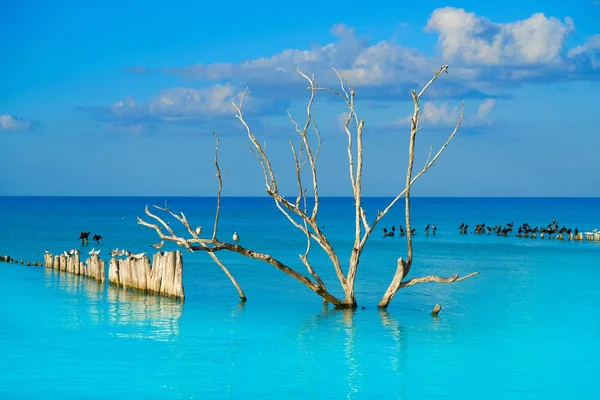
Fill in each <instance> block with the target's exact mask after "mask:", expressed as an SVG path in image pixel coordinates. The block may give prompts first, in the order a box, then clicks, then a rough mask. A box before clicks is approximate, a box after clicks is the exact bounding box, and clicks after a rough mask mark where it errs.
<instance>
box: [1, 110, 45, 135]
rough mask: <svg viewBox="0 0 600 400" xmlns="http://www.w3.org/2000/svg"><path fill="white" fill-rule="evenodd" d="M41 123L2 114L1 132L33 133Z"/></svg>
mask: <svg viewBox="0 0 600 400" xmlns="http://www.w3.org/2000/svg"><path fill="white" fill-rule="evenodd" d="M38 126H39V122H38V121H36V120H33V119H26V118H19V117H15V116H13V115H10V114H0V132H2V131H4V132H22V131H33V130H35V129H36V128H37V127H38Z"/></svg>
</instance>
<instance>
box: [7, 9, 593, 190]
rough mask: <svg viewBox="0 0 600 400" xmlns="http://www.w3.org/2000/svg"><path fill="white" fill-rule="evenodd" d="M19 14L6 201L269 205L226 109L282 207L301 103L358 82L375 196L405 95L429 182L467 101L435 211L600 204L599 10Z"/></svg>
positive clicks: (331, 170)
mask: <svg viewBox="0 0 600 400" xmlns="http://www.w3.org/2000/svg"><path fill="white" fill-rule="evenodd" d="M175 3H176V2H164V1H152V0H149V1H125V2H123V1H118V2H117V1H112V0H110V1H102V2H97V1H88V2H79V1H77V2H76V1H69V0H64V1H61V2H51V1H27V0H23V1H18V2H17V1H5V2H2V3H1V4H0V41H1V45H2V48H3V59H2V61H1V62H0V72H1V73H0V171H1V172H0V195H209V196H210V195H214V194H215V189H216V182H215V178H214V165H213V156H214V141H213V137H212V134H211V132H212V131H215V132H216V133H217V134H218V135H219V136H220V138H221V152H220V157H221V167H222V169H223V170H224V171H225V172H228V176H227V179H226V180H225V187H224V192H223V193H224V195H252V196H254V195H264V194H265V193H264V184H263V180H262V175H261V174H262V170H261V168H260V166H259V164H258V163H257V162H256V160H255V158H254V156H253V155H252V153H250V151H249V150H248V146H247V142H246V141H245V139H244V137H245V136H244V135H245V131H244V129H243V126H242V125H241V124H240V123H239V122H238V121H236V120H235V119H234V117H233V116H234V110H233V108H232V106H231V101H232V100H236V99H237V98H238V96H239V93H240V92H241V91H242V90H243V89H244V88H245V87H249V89H250V100H249V102H248V104H247V107H246V109H245V111H246V113H247V115H248V116H249V120H250V122H251V124H252V126H253V128H254V129H255V132H256V134H257V136H258V137H259V138H260V139H261V140H265V141H266V142H267V143H268V152H269V154H270V155H271V157H272V159H273V164H274V166H275V168H276V172H277V173H278V177H279V179H280V187H281V188H282V190H283V191H284V193H286V194H293V193H294V189H295V181H294V176H293V158H292V155H291V152H290V150H289V145H288V143H287V140H288V139H290V138H292V139H293V138H294V136H293V129H292V126H291V125H290V124H289V121H287V117H286V114H285V112H286V111H285V110H286V108H288V109H289V110H290V111H291V112H292V113H293V114H294V115H296V116H301V113H302V112H303V107H304V104H305V102H306V99H307V92H306V85H305V84H304V83H303V82H302V81H301V80H300V79H299V77H298V76H297V74H295V72H294V69H295V67H296V66H298V67H300V68H301V69H302V70H303V71H305V72H307V73H311V72H314V73H315V74H316V77H317V82H318V83H319V84H320V85H321V86H337V82H336V81H335V76H334V75H333V74H332V72H331V69H330V68H331V67H332V66H333V67H336V68H338V69H339V70H341V71H343V72H344V74H345V75H346V76H348V78H349V79H350V80H351V81H354V82H358V81H360V86H359V88H358V90H357V97H358V102H357V105H358V112H359V114H360V116H361V117H363V118H364V119H365V120H366V124H365V170H364V192H365V194H366V195H373V196H379V195H393V194H395V193H396V192H397V191H398V189H399V188H401V187H402V185H403V181H404V177H403V176H404V174H405V169H406V152H407V142H408V126H407V125H406V123H405V122H404V121H405V119H406V117H407V116H408V115H409V114H410V113H411V106H412V105H411V103H410V89H411V88H414V87H417V86H421V85H422V84H424V83H426V82H427V81H428V80H429V78H430V77H431V76H432V75H433V73H434V72H435V71H436V70H437V69H438V68H439V67H440V66H441V65H443V64H448V65H449V66H450V68H449V74H448V75H444V76H443V77H442V78H441V79H440V81H438V82H437V83H436V85H435V86H434V87H433V88H432V90H431V91H430V92H428V94H427V95H426V96H425V98H424V99H423V123H422V125H423V130H422V131H420V133H419V137H418V141H417V154H418V155H417V163H419V162H423V161H424V159H425V158H426V156H427V153H428V150H429V146H430V145H434V146H436V145H437V146H439V145H440V144H441V143H443V141H444V138H445V136H446V135H448V134H449V132H450V127H451V126H452V125H453V124H454V123H455V120H456V117H457V107H458V106H459V105H460V101H461V99H464V100H465V107H466V121H465V123H464V126H463V129H461V131H460V132H459V134H458V136H457V138H456V139H455V141H454V142H453V143H452V144H451V146H450V147H449V148H448V150H447V151H446V152H445V153H444V154H443V155H442V157H441V159H440V160H439V162H438V163H437V164H436V166H435V167H434V168H433V169H431V170H430V172H428V174H426V175H425V176H424V177H423V178H422V179H421V181H419V183H417V185H415V188H414V194H415V195H420V196H600V173H598V172H596V171H597V169H598V167H597V160H598V149H599V148H600V135H599V134H600V129H599V128H598V126H600V24H598V21H600V5H599V3H598V2H597V1H591V0H590V1H588V0H579V1H566V0H549V1H543V2H542V1H531V0H521V1H513V0H509V1H503V2H481V1H477V2H476V1H461V2H453V3H447V2H439V1H423V2H418V3H416V4H410V5H409V4H408V3H402V2H389V3H385V2H380V3H378V5H377V7H371V6H368V5H367V4H366V3H364V2H348V1H345V2H335V1H332V2H312V1H305V2H302V3H285V5H284V3H281V2H271V1H263V2H260V5H257V4H256V3H253V2H237V1H229V2H210V4H208V3H206V2H197V1H196V2H177V4H176V5H175ZM318 102H319V103H318V104H319V106H318V107H319V122H320V127H321V130H322V134H323V136H324V138H325V141H324V143H323V148H322V152H321V155H320V157H321V158H320V161H319V162H320V163H319V166H320V173H321V175H320V185H321V193H322V194H325V195H350V193H351V192H350V184H349V179H348V173H347V168H348V167H347V160H346V142H345V136H344V134H343V132H342V130H341V128H340V124H339V116H340V114H341V113H342V112H343V111H344V107H343V104H340V102H339V101H338V100H336V99H335V98H334V97H332V96H327V95H326V94H325V93H323V94H322V95H320V97H319V99H318Z"/></svg>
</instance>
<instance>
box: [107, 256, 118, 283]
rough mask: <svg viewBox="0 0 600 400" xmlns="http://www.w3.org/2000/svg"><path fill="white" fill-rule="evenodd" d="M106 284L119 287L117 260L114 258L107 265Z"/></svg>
mask: <svg viewBox="0 0 600 400" xmlns="http://www.w3.org/2000/svg"><path fill="white" fill-rule="evenodd" d="M108 282H109V283H112V284H113V285H117V286H119V260H117V259H116V258H114V257H113V258H111V260H110V263H109V265H108Z"/></svg>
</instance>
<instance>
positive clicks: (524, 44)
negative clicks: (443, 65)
mask: <svg viewBox="0 0 600 400" xmlns="http://www.w3.org/2000/svg"><path fill="white" fill-rule="evenodd" d="M425 29H426V30H427V31H430V32H437V33H438V35H439V39H438V43H439V44H440V46H441V50H442V53H443V55H444V58H446V59H447V60H456V59H461V60H462V61H465V62H467V63H478V64H483V65H537V64H546V63H557V62H558V63H560V61H561V51H562V48H563V43H564V41H565V38H566V36H567V34H569V33H570V32H572V31H573V29H574V26H573V21H572V20H571V18H569V17H567V18H565V21H564V22H562V21H560V20H559V19H557V18H553V17H551V18H547V17H546V16H545V15H544V14H542V13H537V14H533V15H532V16H531V17H529V18H527V19H525V20H521V21H515V22H511V23H507V24H497V23H494V22H491V21H489V20H487V19H486V18H482V17H478V16H476V15H475V14H474V13H470V12H466V11H465V10H463V9H459V8H454V7H445V8H439V9H437V10H435V11H434V12H433V13H432V14H431V18H429V21H428V22H427V26H426V28H425Z"/></svg>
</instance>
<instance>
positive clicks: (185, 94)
mask: <svg viewBox="0 0 600 400" xmlns="http://www.w3.org/2000/svg"><path fill="white" fill-rule="evenodd" d="M242 93H243V91H242V90H240V89H239V88H236V87H235V86H233V85H231V84H223V85H220V84H219V85H214V86H208V87H203V88H199V89H194V88H186V87H174V88H169V89H165V90H162V91H161V92H160V93H158V94H157V95H156V96H154V97H152V98H151V99H150V100H149V101H148V102H146V103H142V104H138V103H137V102H136V101H135V99H134V98H132V97H126V98H125V99H124V100H121V101H118V102H116V103H114V104H112V105H110V106H108V107H83V108H81V109H82V110H84V111H86V112H88V113H90V114H91V115H92V116H93V117H94V118H96V119H97V120H99V121H101V122H103V123H105V127H106V128H108V129H111V130H115V131H120V132H130V133H141V132H142V131H145V130H148V129H152V128H155V127H157V126H162V125H164V124H180V125H185V124H193V125H195V126H198V127H202V126H203V125H204V124H209V123H210V124H213V123H215V122H222V121H223V120H225V119H229V120H233V116H234V111H235V110H234V108H233V105H232V104H231V103H232V102H235V103H238V102H239V100H240V97H241V96H242ZM272 108H273V104H272V103H270V102H268V101H262V100H261V101H259V100H258V99H256V98H254V97H252V96H251V95H250V93H249V94H248V95H247V96H246V98H245V101H244V114H246V115H249V116H250V117H252V116H255V115H259V114H264V113H265V112H266V111H268V110H269V109H272Z"/></svg>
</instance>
